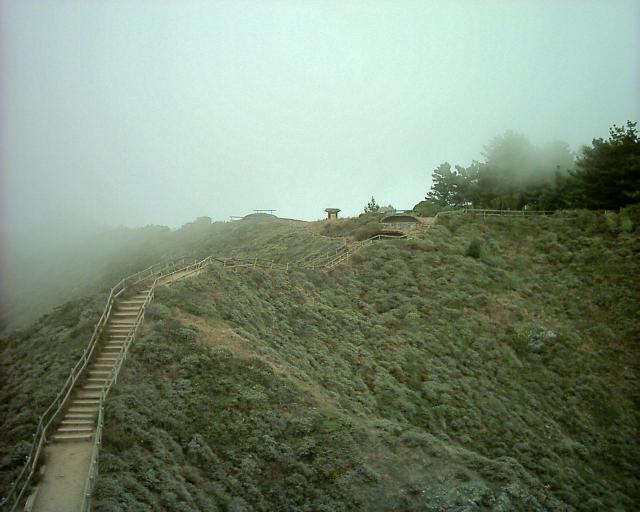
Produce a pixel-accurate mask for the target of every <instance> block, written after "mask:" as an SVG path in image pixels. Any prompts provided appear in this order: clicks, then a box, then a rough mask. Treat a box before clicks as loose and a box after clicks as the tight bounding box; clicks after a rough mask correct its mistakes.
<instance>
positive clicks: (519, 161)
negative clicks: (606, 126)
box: [416, 121, 640, 214]
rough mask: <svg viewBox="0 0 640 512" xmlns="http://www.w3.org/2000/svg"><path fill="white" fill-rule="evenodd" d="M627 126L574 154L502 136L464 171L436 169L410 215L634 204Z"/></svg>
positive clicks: (562, 146)
mask: <svg viewBox="0 0 640 512" xmlns="http://www.w3.org/2000/svg"><path fill="white" fill-rule="evenodd" d="M636 124H637V123H634V122H631V121H627V123H626V124H625V125H623V126H616V125H613V127H612V128H611V129H610V130H609V137H608V138H607V139H606V140H605V139H602V138H598V139H593V141H592V144H591V146H585V147H583V148H582V150H581V152H580V153H579V154H575V153H573V152H572V151H571V149H570V148H569V145H568V144H566V143H564V142H552V143H550V144H547V145H545V146H543V147H538V146H535V145H533V144H531V142H530V141H529V140H528V139H527V138H526V137H525V136H524V135H522V134H519V133H516V132H513V131H508V132H506V133H505V134H504V135H502V136H499V137H496V138H494V139H493V140H492V141H491V142H490V143H489V144H487V145H486V146H485V147H484V151H483V153H482V155H483V157H484V160H483V161H473V162H472V163H471V165H469V166H468V167H463V166H460V165H455V166H451V164H450V163H449V162H444V163H442V164H440V165H439V166H438V167H437V168H436V169H435V170H434V171H433V175H432V177H433V184H432V186H431V190H430V191H429V192H428V194H427V196H426V198H425V201H422V202H421V203H419V204H418V205H416V210H417V211H419V212H422V213H425V214H430V213H431V212H434V211H437V210H440V209H443V208H460V207H469V208H487V209H509V210H520V209H531V210H558V209H568V208H588V209H607V210H609V209H611V210H615V209H619V208H622V207H624V206H627V205H630V204H634V203H638V202H640V140H639V139H638V132H637V129H636Z"/></svg>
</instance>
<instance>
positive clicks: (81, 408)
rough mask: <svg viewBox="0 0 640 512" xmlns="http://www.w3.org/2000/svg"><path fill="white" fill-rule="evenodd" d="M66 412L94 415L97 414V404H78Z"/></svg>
mask: <svg viewBox="0 0 640 512" xmlns="http://www.w3.org/2000/svg"><path fill="white" fill-rule="evenodd" d="M67 412H68V414H89V413H93V414H94V415H95V413H97V412H98V404H96V405H83V404H80V405H78V406H74V405H71V406H70V407H69V408H68V409H67Z"/></svg>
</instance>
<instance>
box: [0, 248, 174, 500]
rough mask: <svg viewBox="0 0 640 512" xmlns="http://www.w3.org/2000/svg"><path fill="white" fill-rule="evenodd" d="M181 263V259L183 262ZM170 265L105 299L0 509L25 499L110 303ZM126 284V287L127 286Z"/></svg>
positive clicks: (122, 284)
mask: <svg viewBox="0 0 640 512" xmlns="http://www.w3.org/2000/svg"><path fill="white" fill-rule="evenodd" d="M182 261H183V262H184V258H182ZM168 264H169V263H167V262H165V263H160V264H157V265H152V266H151V267H148V268H146V269H144V270H141V271H139V272H136V273H135V274H132V275H130V276H127V277H125V278H123V279H121V280H120V281H119V282H118V283H117V284H116V285H115V286H114V287H113V288H111V290H110V291H109V296H108V298H107V303H106V305H105V307H104V310H103V312H102V315H101V316H100V319H99V320H98V322H97V323H96V325H95V327H94V329H93V334H92V335H91V338H90V339H89V342H88V344H87V346H86V347H85V349H84V351H83V352H82V355H81V356H80V359H79V360H78V362H77V363H76V364H75V365H74V367H73V368H72V369H71V371H70V373H69V377H67V380H66V381H65V382H64V384H63V385H62V388H61V389H60V391H59V392H58V394H57V395H56V397H55V398H54V399H53V401H52V402H51V404H49V407H47V409H45V411H44V413H43V414H42V415H41V416H40V419H39V421H38V425H37V427H36V431H35V433H34V435H33V437H34V441H33V443H32V445H31V448H30V450H29V453H28V455H27V457H26V460H25V464H24V466H23V467H22V470H21V471H20V473H19V474H18V476H17V477H16V479H15V480H14V482H13V484H12V486H11V489H10V490H9V494H8V495H7V497H6V498H5V500H4V501H3V502H2V503H1V504H0V505H1V506H8V507H9V510H11V511H14V510H15V509H16V507H17V506H18V504H19V503H20V502H21V500H22V497H23V496H24V493H25V491H26V490H27V489H28V487H29V485H30V484H31V480H32V479H33V475H34V473H35V470H36V467H37V465H38V460H39V458H40V455H41V453H42V449H43V447H44V445H45V443H46V441H47V433H48V430H49V428H50V427H51V425H52V424H53V423H54V422H55V420H56V419H57V418H58V415H59V414H60V413H61V412H62V410H63V409H64V408H65V406H66V404H67V402H68V400H69V398H70V396H71V392H72V391H73V387H74V385H75V383H76V381H77V380H78V378H79V377H80V375H81V374H82V372H83V371H84V369H85V368H86V366H87V364H88V362H89V360H90V359H91V356H92V355H93V352H94V350H95V347H96V345H97V342H98V340H99V338H100V335H101V334H102V330H103V329H104V326H105V325H106V323H107V320H108V318H109V315H110V314H111V309H112V307H113V303H114V301H115V299H116V298H117V297H119V296H120V294H121V293H122V292H123V291H124V290H125V289H126V288H127V287H128V286H132V285H135V284H137V283H139V282H140V281H142V280H144V279H148V278H149V277H150V276H153V275H156V274H161V273H162V271H163V270H164V269H166V267H167V266H168ZM128 282H129V284H128V285H127V283H128Z"/></svg>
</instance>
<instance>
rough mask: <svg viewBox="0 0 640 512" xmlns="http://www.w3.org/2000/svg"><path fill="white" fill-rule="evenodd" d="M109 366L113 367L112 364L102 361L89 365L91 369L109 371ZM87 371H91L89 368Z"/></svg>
mask: <svg viewBox="0 0 640 512" xmlns="http://www.w3.org/2000/svg"><path fill="white" fill-rule="evenodd" d="M111 368H113V365H112V364H104V363H94V364H93V365H92V366H91V369H92V370H98V371H100V370H102V371H110V370H111ZM89 371H91V370H89Z"/></svg>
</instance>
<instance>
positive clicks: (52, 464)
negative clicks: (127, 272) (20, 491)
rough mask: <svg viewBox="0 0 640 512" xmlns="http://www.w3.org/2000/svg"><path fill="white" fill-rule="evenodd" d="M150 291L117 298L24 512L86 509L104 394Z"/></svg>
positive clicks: (47, 450) (172, 279)
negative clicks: (92, 457) (128, 333)
mask: <svg viewBox="0 0 640 512" xmlns="http://www.w3.org/2000/svg"><path fill="white" fill-rule="evenodd" d="M201 271H202V269H197V270H187V271H178V272H175V273H173V274H171V275H168V276H166V277H164V278H161V279H160V280H159V281H158V283H157V284H158V285H169V284H171V283H173V282H175V281H177V280H179V279H183V278H185V277H191V276H193V275H196V274H198V273H200V272H201ZM148 292H149V290H148V289H145V290H142V291H140V292H138V293H136V294H135V295H133V296H131V297H128V298H122V299H118V300H117V301H116V304H115V308H114V310H113V311H112V313H111V315H110V317H109V321H108V323H107V327H106V332H107V336H106V341H105V342H104V343H103V344H102V347H101V348H100V350H98V351H97V354H96V355H94V356H93V357H92V359H91V361H90V364H89V366H88V372H87V378H86V379H84V380H83V381H82V382H80V381H79V382H78V384H77V385H76V388H77V389H74V391H73V398H72V399H71V402H70V404H69V406H68V407H67V409H66V411H64V416H63V419H62V421H61V422H60V425H59V426H58V428H57V430H56V432H55V434H53V435H52V436H51V442H50V443H49V445H48V446H47V447H46V448H45V460H46V465H45V466H43V467H42V468H41V471H40V472H41V475H42V479H41V481H40V483H39V484H38V487H37V490H36V492H35V493H34V494H32V495H31V496H30V497H29V499H28V500H27V505H26V507H25V510H31V511H33V512H69V511H75V510H81V508H82V505H83V493H84V490H85V483H86V481H87V478H90V477H88V475H89V474H90V471H89V469H90V464H91V454H92V450H93V445H94V436H95V433H96V419H97V414H98V405H99V400H100V393H101V391H102V388H103V387H104V385H105V383H106V380H107V378H108V376H109V374H110V372H111V370H112V368H113V365H114V364H115V362H116V354H117V353H118V351H120V349H121V347H122V344H123V343H124V342H125V339H126V335H127V332H128V331H129V329H130V328H131V326H132V324H133V322H134V321H135V319H136V317H137V315H138V313H139V311H140V308H141V307H142V305H143V303H144V301H145V298H146V297H147V294H148Z"/></svg>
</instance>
